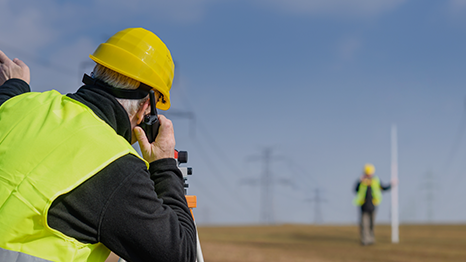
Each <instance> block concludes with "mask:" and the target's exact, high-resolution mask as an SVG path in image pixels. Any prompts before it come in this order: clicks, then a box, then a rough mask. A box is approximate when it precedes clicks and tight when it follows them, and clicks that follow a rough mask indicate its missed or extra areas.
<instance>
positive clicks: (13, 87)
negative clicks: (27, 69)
mask: <svg viewBox="0 0 466 262" xmlns="http://www.w3.org/2000/svg"><path fill="white" fill-rule="evenodd" d="M30 91H31V89H30V87H29V85H28V83H26V82H25V81H23V80H21V79H17V78H13V79H10V80H7V81H6V82H5V83H3V85H1V86H0V106H1V105H3V103H5V102H6V101H7V100H8V99H10V98H12V97H14V96H17V95H20V94H22V93H26V92H30Z"/></svg>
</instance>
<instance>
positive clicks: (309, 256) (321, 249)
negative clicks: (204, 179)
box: [198, 225, 466, 262]
mask: <svg viewBox="0 0 466 262" xmlns="http://www.w3.org/2000/svg"><path fill="white" fill-rule="evenodd" d="M198 231H199V238H200V241H201V246H202V251H203V254H204V260H205V261H206V262H240V261H241V262H263V261H267V262H275V261H276V262H278V261H280V262H285V261H286V262H288V261H293V262H294V261H296V262H301V261H315V262H336V261H345V262H364V261H368V262H369V261H370V262H379V261H380V262H382V261H391V262H395V261H396V262H402V261H407V262H418V261H419V262H421V261H422V262H431V261H432V262H433V261H436V262H437V261H442V262H443V261H448V262H455V261H458V262H459V261H461V262H465V261H466V225H402V226H400V243H399V244H392V243H391V229H390V226H389V225H377V226H376V229H375V234H376V239H377V243H376V244H374V245H371V246H361V245H360V244H359V229H358V227H357V226H327V225H323V226H313V225H280V226H238V227H199V228H198Z"/></svg>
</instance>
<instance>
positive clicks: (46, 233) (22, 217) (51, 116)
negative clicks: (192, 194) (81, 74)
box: [0, 91, 148, 261]
mask: <svg viewBox="0 0 466 262" xmlns="http://www.w3.org/2000/svg"><path fill="white" fill-rule="evenodd" d="M0 123H1V125H0V247H1V248H3V249H6V250H11V251H16V252H21V253H22V254H29V255H32V256H34V257H38V258H42V259H45V260H51V261H104V260H105V258H106V257H107V256H108V254H109V250H108V249H107V248H106V247H105V246H104V245H103V244H101V243H96V244H85V243H81V242H79V241H77V240H76V239H74V238H71V237H68V236H66V235H64V234H63V233H61V232H59V231H57V230H54V229H52V228H50V227H49V226H48V224H47V213H48V209H49V208H50V205H51V204H52V202H53V201H54V200H55V199H56V198H57V197H58V196H60V195H63V194H66V193H68V192H70V191H71V190H73V189H74V188H76V187H77V186H79V185H80V184H82V183H83V182H84V181H86V180H87V179H89V178H90V177H92V176H93V175H95V174H96V173H97V172H99V171H100V170H102V169H103V168H105V167H106V166H107V165H109V164H110V163H111V162H113V161H114V160H116V159H118V158H120V157H121V156H124V155H126V154H129V153H131V154H134V155H136V156H138V154H137V153H136V151H135V150H134V148H133V147H132V146H131V145H130V144H129V143H128V142H127V141H126V140H125V139H124V138H123V137H121V136H119V135H118V134H116V132H115V130H113V129H112V128H111V127H110V126H109V125H108V124H106V123H105V122H104V121H103V120H101V119H100V118H99V117H97V116H96V115H95V114H94V112H92V110H91V109H89V108H88V107H87V106H85V105H83V104H81V103H79V102H77V101H75V100H73V99H71V98H69V97H67V96H63V95H61V94H59V93H58V92H56V91H48V92H44V93H25V94H22V95H19V96H16V97H13V98H11V99H9V100H8V101H6V102H5V103H4V104H3V105H2V106H0ZM146 165H148V164H147V163H146ZM21 257H22V255H21ZM21 259H22V258H21ZM1 261H3V260H1Z"/></svg>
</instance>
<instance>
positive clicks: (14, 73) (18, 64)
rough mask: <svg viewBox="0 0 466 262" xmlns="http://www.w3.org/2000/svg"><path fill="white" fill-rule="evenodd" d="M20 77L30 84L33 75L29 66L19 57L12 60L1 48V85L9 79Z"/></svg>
mask: <svg viewBox="0 0 466 262" xmlns="http://www.w3.org/2000/svg"><path fill="white" fill-rule="evenodd" d="M13 78H18V79H21V80H23V81H25V82H26V83H28V84H29V82H30V80H31V75H30V72H29V67H28V66H27V65H26V64H25V63H24V62H23V61H21V60H19V59H18V58H15V59H13V61H12V60H10V58H8V56H6V55H5V53H3V52H2V51H1V50H0V85H3V84H4V83H5V82H6V81H7V80H10V79H13Z"/></svg>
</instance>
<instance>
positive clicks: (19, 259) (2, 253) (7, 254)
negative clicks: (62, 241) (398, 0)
mask: <svg viewBox="0 0 466 262" xmlns="http://www.w3.org/2000/svg"><path fill="white" fill-rule="evenodd" d="M0 261H5V262H50V260H46V259H42V258H39V257H35V256H31V255H28V254H24V253H21V252H16V251H11V250H8V249H4V248H1V247H0Z"/></svg>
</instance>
